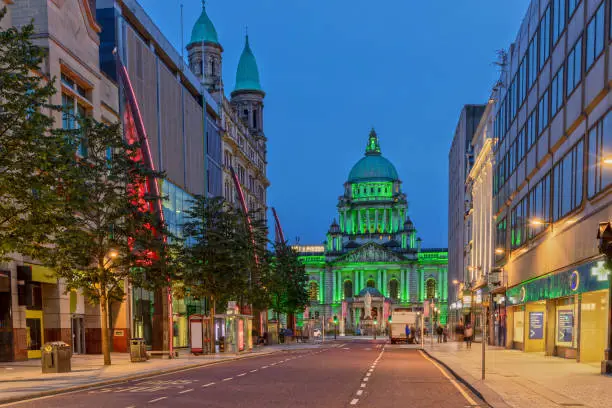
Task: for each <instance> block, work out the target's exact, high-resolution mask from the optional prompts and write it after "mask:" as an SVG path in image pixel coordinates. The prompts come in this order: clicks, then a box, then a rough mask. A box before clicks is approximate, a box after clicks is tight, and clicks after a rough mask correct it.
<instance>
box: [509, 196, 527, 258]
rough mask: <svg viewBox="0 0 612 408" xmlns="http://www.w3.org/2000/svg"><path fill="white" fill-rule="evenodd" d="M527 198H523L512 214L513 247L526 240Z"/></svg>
mask: <svg viewBox="0 0 612 408" xmlns="http://www.w3.org/2000/svg"><path fill="white" fill-rule="evenodd" d="M526 217H527V200H526V199H525V198H523V199H522V200H521V201H519V203H518V204H517V205H516V206H515V207H514V208H513V209H512V213H511V214H510V244H511V247H512V249H515V248H518V247H520V246H521V245H523V244H524V243H525V241H526V235H527V234H526V232H527V231H526V227H527V225H526V222H525V218H526Z"/></svg>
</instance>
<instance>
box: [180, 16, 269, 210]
mask: <svg viewBox="0 0 612 408" xmlns="http://www.w3.org/2000/svg"><path fill="white" fill-rule="evenodd" d="M187 51H188V54H189V67H190V69H191V71H192V72H193V73H194V74H195V75H196V76H197V77H198V79H199V80H200V82H201V83H202V85H203V86H204V87H205V89H207V90H208V91H209V92H210V94H211V95H212V96H213V98H214V99H215V101H216V102H217V103H218V104H219V115H220V126H219V128H218V131H219V132H220V133H221V137H222V139H221V140H222V143H221V151H222V154H223V166H222V169H223V171H222V172H223V181H222V183H223V184H222V186H223V197H225V199H226V200H228V201H231V202H234V203H238V200H239V197H238V192H237V191H236V189H235V187H234V181H233V180H232V175H231V170H230V168H232V167H233V169H234V171H235V172H236V174H237V176H238V179H239V181H240V185H241V188H242V190H243V192H244V195H245V201H246V204H247V206H248V208H249V210H261V211H262V213H261V214H262V216H265V211H266V209H267V207H266V190H267V188H268V186H269V185H270V182H269V181H268V179H267V175H266V164H267V159H266V154H267V151H266V143H267V139H266V136H265V133H264V97H265V95H266V94H265V92H264V91H263V89H262V87H261V84H260V80H259V68H258V66H257V62H256V60H255V56H254V54H253V51H252V50H251V46H250V43H249V37H248V35H247V36H246V38H245V45H244V50H243V52H242V55H241V56H240V60H239V62H238V66H237V69H236V83H235V86H234V90H233V91H232V92H231V98H230V99H229V100H228V99H227V97H226V96H225V87H224V84H223V79H222V73H223V47H222V45H221V43H220V41H219V38H218V35H217V30H216V29H215V26H214V24H213V22H212V21H211V20H210V18H209V17H208V14H207V12H206V7H205V6H204V4H202V13H201V14H200V17H199V18H198V20H197V21H196V23H195V25H194V27H193V29H192V32H191V39H190V41H189V44H188V45H187ZM218 163H221V161H220V160H219V162H218Z"/></svg>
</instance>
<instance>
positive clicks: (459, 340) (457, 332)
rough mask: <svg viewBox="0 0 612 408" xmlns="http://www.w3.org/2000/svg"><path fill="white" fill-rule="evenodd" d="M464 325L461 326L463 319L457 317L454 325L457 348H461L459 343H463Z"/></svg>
mask: <svg viewBox="0 0 612 408" xmlns="http://www.w3.org/2000/svg"><path fill="white" fill-rule="evenodd" d="M464 330H465V329H464V327H463V319H459V323H457V326H455V335H456V336H457V349H458V350H461V344H462V343H463V334H464Z"/></svg>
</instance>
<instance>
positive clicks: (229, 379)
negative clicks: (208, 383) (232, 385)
mask: <svg viewBox="0 0 612 408" xmlns="http://www.w3.org/2000/svg"><path fill="white" fill-rule="evenodd" d="M233 379H234V377H227V378H224V379H223V381H231V380H233Z"/></svg>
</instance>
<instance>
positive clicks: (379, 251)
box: [336, 242, 406, 262]
mask: <svg viewBox="0 0 612 408" xmlns="http://www.w3.org/2000/svg"><path fill="white" fill-rule="evenodd" d="M403 261H406V259H405V258H404V257H402V256H401V255H398V254H396V253H394V252H393V251H390V250H389V249H387V248H385V247H383V246H381V245H378V244H375V243H373V242H371V243H368V244H365V245H362V246H361V247H359V248H357V249H355V250H353V251H351V252H349V253H348V254H346V255H343V256H341V257H340V258H338V259H337V260H336V262H403Z"/></svg>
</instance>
